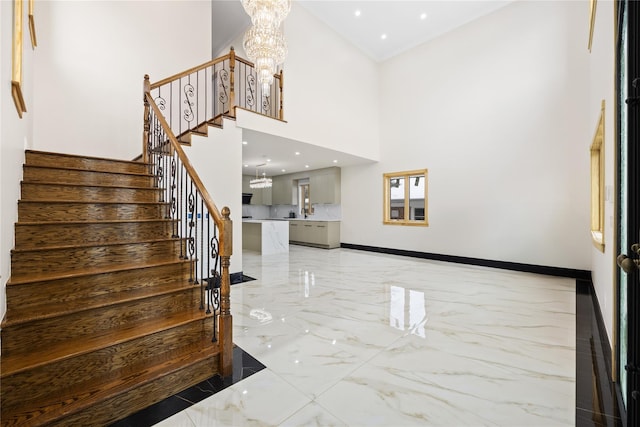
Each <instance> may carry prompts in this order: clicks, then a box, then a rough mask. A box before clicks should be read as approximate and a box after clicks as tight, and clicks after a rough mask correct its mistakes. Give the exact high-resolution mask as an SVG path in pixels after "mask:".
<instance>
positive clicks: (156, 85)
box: [149, 47, 282, 89]
mask: <svg viewBox="0 0 640 427" xmlns="http://www.w3.org/2000/svg"><path fill="white" fill-rule="evenodd" d="M230 50H234V49H233V47H231V49H230ZM230 57H231V52H229V53H227V54H226V55H223V56H221V57H219V58H216V59H212V60H211V61H209V62H205V63H204V64H200V65H198V66H195V67H193V68H189V69H188V70H185V71H183V72H181V73H178V74H174V75H173V76H170V77H167V78H164V79H162V80H160V81H157V82H155V83H152V84H151V85H150V87H149V89H157V88H159V87H160V86H164V85H166V84H167V83H171V82H172V81H175V80H178V79H180V78H182V77H186V76H188V75H189V74H192V73H195V72H197V71H200V70H204V69H205V68H208V67H211V66H213V65H216V64H217V63H219V62H223V61H225V60H227V59H230ZM235 59H236V61H238V62H242V63H243V64H245V65H248V66H249V67H255V64H254V63H253V62H251V61H249V60H247V59H244V58H242V57H240V56H237V55H235ZM281 74H282V71H281V72H280V73H279V74H274V75H273V77H274V78H276V79H281V78H282V77H281Z"/></svg>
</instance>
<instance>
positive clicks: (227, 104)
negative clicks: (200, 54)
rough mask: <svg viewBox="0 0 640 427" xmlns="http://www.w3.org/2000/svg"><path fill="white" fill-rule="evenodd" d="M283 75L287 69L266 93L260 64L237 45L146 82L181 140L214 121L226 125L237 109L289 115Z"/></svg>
mask: <svg viewBox="0 0 640 427" xmlns="http://www.w3.org/2000/svg"><path fill="white" fill-rule="evenodd" d="M283 77H284V76H283V72H282V71H280V72H279V73H278V74H275V75H274V83H273V84H272V85H271V87H270V88H269V90H268V91H267V92H264V91H263V88H262V86H261V85H260V84H258V74H257V72H256V69H255V67H254V64H253V63H252V62H251V61H248V60H246V59H244V58H241V57H239V56H236V54H235V50H234V49H233V47H232V48H231V49H230V50H229V53H228V54H226V55H223V56H221V57H219V58H216V59H214V60H211V61H209V62H206V63H204V64H201V65H198V66H196V67H193V68H190V69H188V70H185V71H183V72H181V73H178V74H175V75H173V76H171V77H167V78H165V79H162V80H160V81H158V82H155V83H149V84H147V83H145V84H146V85H147V86H145V87H146V88H147V89H146V91H147V92H148V93H149V94H150V95H151V98H152V99H153V100H154V102H155V103H156V105H157V106H158V108H159V109H160V111H161V115H162V116H164V118H165V119H166V121H167V124H168V126H169V128H170V129H171V130H172V131H173V133H174V135H176V138H177V140H178V141H179V142H182V143H190V135H191V134H196V135H206V134H207V129H208V126H210V125H214V126H220V125H221V124H222V118H223V117H227V118H231V119H234V118H235V117H236V109H237V108H240V109H243V110H247V111H251V112H253V113H256V114H260V115H264V116H267V117H270V118H273V119H276V120H284V111H283V96H282V92H283V83H282V82H283Z"/></svg>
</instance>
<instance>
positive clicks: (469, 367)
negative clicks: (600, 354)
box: [158, 246, 576, 426]
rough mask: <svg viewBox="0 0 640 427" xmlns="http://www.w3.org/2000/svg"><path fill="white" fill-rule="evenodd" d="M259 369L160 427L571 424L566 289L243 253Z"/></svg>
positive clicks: (392, 261)
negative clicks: (249, 279)
mask: <svg viewBox="0 0 640 427" xmlns="http://www.w3.org/2000/svg"><path fill="white" fill-rule="evenodd" d="M243 263H244V266H243V267H244V268H243V270H244V273H246V274H248V275H250V276H252V277H255V278H256V279H257V280H254V281H251V282H246V283H242V284H238V285H234V286H233V287H232V288H231V298H232V310H233V316H234V334H235V336H234V342H235V343H236V344H237V345H238V346H240V347H242V348H243V349H244V350H246V352H247V353H249V354H250V355H252V356H254V357H255V358H256V359H257V360H258V361H260V362H261V363H263V364H264V365H265V366H266V369H263V370H261V371H259V372H256V373H255V374H253V375H251V376H250V377H249V378H247V379H245V380H242V381H240V382H238V383H235V384H233V385H231V386H229V387H227V388H225V389H224V390H222V391H220V392H219V393H216V394H215V395H213V396H211V397H208V398H206V399H204V400H202V401H200V402H199V403H196V404H194V405H193V406H191V407H189V408H187V409H185V410H183V411H181V412H179V413H177V414H176V415H174V416H172V417H170V418H167V419H166V420H164V421H162V422H161V423H159V424H158V425H160V426H214V425H215V426H222V425H229V426H245V425H283V426H301V425H305V426H311V425H319V426H328V425H349V426H374V425H380V426H401V425H407V426H409V425H433V426H476V425H500V426H507V425H508V426H562V425H566V426H570V425H574V424H575V422H576V357H575V356H576V323H575V322H576V281H575V280H574V279H567V278H558V277H550V276H541V275H535V274H530V273H518V272H511V271H505V270H498V269H491V268H484V267H475V266H466V265H459V264H451V263H444V262H437V261H429V260H421V259H414V258H406V257H399V256H389V255H383V254H375V253H369V252H361V251H355V250H349V249H335V250H319V249H314V248H307V247H302V246H292V247H291V251H290V252H289V254H288V255H284V256H283V255H273V256H262V257H261V256H260V255H258V254H256V253H250V252H245V253H244V261H243Z"/></svg>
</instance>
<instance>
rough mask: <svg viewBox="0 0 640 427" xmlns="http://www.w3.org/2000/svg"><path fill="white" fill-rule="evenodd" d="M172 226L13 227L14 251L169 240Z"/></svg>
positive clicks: (79, 224) (134, 223) (125, 224)
mask: <svg viewBox="0 0 640 427" xmlns="http://www.w3.org/2000/svg"><path fill="white" fill-rule="evenodd" d="M175 224H176V223H175V222H168V221H158V222H127V223H115V224H114V223H106V224H104V223H94V224H82V223H71V224H34V225H20V224H16V227H15V230H16V231H15V237H16V242H15V247H16V249H35V248H45V247H51V246H61V245H68V244H69V242H74V243H77V244H81V245H83V244H98V245H99V244H108V243H115V242H136V241H145V240H153V239H165V238H170V237H171V235H172V234H173V228H174V227H175Z"/></svg>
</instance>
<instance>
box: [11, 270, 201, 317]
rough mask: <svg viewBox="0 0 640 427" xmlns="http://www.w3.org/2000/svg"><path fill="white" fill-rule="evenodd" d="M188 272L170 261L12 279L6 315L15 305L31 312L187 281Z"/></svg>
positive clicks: (189, 271)
mask: <svg viewBox="0 0 640 427" xmlns="http://www.w3.org/2000/svg"><path fill="white" fill-rule="evenodd" d="M191 269H192V261H188V260H184V259H177V258H171V259H168V260H164V261H156V262H153V263H147V264H145V265H142V266H141V265H140V264H138V263H127V264H119V265H117V266H111V267H108V268H104V267H103V268H94V267H89V268H87V269H76V270H74V272H73V273H69V272H62V273H57V274H53V275H52V274H47V275H41V276H35V275H32V276H30V277H28V278H26V279H24V280H18V279H17V278H15V277H11V278H10V280H9V281H8V282H7V286H6V289H7V301H11V303H12V304H11V305H9V306H8V307H7V313H9V312H10V311H11V309H12V307H13V306H14V305H15V306H17V307H24V310H33V309H34V307H38V306H41V305H43V304H47V303H48V302H50V301H59V302H60V303H64V304H68V305H78V304H79V301H80V300H83V299H86V298H94V297H95V298H98V297H101V296H103V295H109V294H111V293H117V292H127V291H132V290H136V289H141V288H145V287H149V286H157V285H159V286H161V285H165V284H167V283H172V282H175V281H176V280H189V278H190V273H191ZM7 315H9V314H7Z"/></svg>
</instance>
